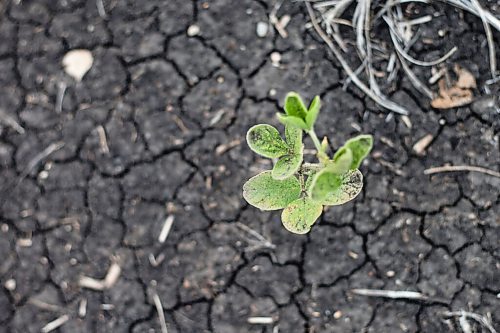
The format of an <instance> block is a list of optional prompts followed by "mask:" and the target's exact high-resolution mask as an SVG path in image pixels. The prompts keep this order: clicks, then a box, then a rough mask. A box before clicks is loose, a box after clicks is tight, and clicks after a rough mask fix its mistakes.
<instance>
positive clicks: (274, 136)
mask: <svg viewBox="0 0 500 333" xmlns="http://www.w3.org/2000/svg"><path fill="white" fill-rule="evenodd" d="M320 107H321V101H320V98H319V96H316V97H315V98H314V99H313V100H312V102H311V104H310V105H309V107H308V108H306V106H305V104H304V102H303V101H302V98H301V97H300V96H299V95H298V94H297V93H295V92H290V93H288V95H287V96H286V99H285V107H284V109H285V113H278V114H277V116H278V119H279V120H280V121H281V123H283V124H284V125H285V139H283V138H282V136H281V134H280V133H279V131H278V130H277V129H276V128H275V127H273V126H271V125H267V124H259V125H255V126H253V127H252V128H250V129H249V130H248V133H247V143H248V146H249V147H250V149H252V150H253V151H254V152H255V153H257V154H259V155H261V156H264V157H267V158H272V159H274V160H275V163H274V167H273V169H272V170H267V171H264V172H262V173H260V174H258V175H256V176H255V177H252V178H250V179H249V180H248V181H247V182H246V183H245V184H244V185H243V197H244V198H245V200H246V201H247V202H248V203H249V204H251V205H252V206H255V207H257V208H259V209H261V210H277V209H283V212H282V214H281V221H282V223H283V226H284V227H285V228H286V229H287V230H289V231H290V232H293V233H296V234H305V233H308V232H309V231H310V230H311V227H312V226H313V225H314V223H315V222H316V220H317V219H318V218H319V217H320V216H321V213H322V211H323V206H335V205H342V204H344V203H346V202H349V201H351V200H353V199H354V198H355V197H356V196H357V195H358V194H359V193H360V192H361V189H362V188H363V175H362V174H361V172H360V171H359V170H358V168H359V167H360V165H361V163H362V162H363V159H364V158H365V157H366V156H368V154H369V153H370V151H371V149H372V146H373V138H372V136H371V135H359V136H357V137H354V138H352V139H349V140H347V141H346V143H345V144H344V145H343V146H342V147H340V148H339V149H338V150H337V152H336V153H335V154H334V155H333V157H332V158H330V157H329V156H328V154H327V150H328V140H327V138H326V137H325V138H324V139H323V141H322V142H321V143H320V141H319V139H318V137H317V136H316V133H315V131H314V124H315V122H316V119H317V117H318V114H319V111H320ZM303 132H305V133H306V134H308V135H309V136H310V137H311V139H312V141H313V143H314V146H315V148H316V152H317V153H316V157H317V158H318V163H305V162H304V156H303V152H304V144H303V143H302V134H303Z"/></svg>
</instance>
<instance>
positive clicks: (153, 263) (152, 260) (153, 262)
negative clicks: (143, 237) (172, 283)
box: [148, 253, 165, 267]
mask: <svg viewBox="0 0 500 333" xmlns="http://www.w3.org/2000/svg"><path fill="white" fill-rule="evenodd" d="M148 259H149V263H150V264H151V266H153V267H158V266H160V264H161V263H162V262H163V260H165V255H164V254H163V253H160V255H159V256H158V258H156V257H155V255H154V254H152V253H150V254H149V256H148Z"/></svg>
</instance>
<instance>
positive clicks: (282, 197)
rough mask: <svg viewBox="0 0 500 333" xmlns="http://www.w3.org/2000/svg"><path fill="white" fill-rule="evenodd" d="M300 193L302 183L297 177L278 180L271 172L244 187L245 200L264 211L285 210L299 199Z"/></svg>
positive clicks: (253, 179)
mask: <svg viewBox="0 0 500 333" xmlns="http://www.w3.org/2000/svg"><path fill="white" fill-rule="evenodd" d="M300 193H301V187H300V182H299V180H298V179H297V178H296V177H289V178H287V179H285V180H276V179H274V178H273V177H272V176H271V171H270V170H268V171H264V172H262V173H260V174H258V175H257V176H254V177H252V178H250V179H249V180H248V181H247V182H246V183H245V184H244V185H243V198H245V200H246V201H247V202H248V203H249V204H251V205H252V206H255V207H257V208H259V209H262V210H276V209H281V208H285V207H286V206H287V205H288V204H289V203H290V202H292V201H294V200H296V199H297V198H299V197H300Z"/></svg>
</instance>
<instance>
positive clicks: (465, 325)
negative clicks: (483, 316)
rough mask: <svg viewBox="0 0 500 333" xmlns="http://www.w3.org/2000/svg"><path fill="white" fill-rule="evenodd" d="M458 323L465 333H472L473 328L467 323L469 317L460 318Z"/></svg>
mask: <svg viewBox="0 0 500 333" xmlns="http://www.w3.org/2000/svg"><path fill="white" fill-rule="evenodd" d="M458 323H459V324H460V328H461V329H462V331H464V333H472V327H471V326H470V324H469V322H468V321H467V317H466V316H464V315H462V316H460V317H459V318H458Z"/></svg>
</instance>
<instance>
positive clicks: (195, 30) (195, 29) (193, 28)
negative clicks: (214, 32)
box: [187, 24, 200, 37]
mask: <svg viewBox="0 0 500 333" xmlns="http://www.w3.org/2000/svg"><path fill="white" fill-rule="evenodd" d="M199 34H200V27H199V26H197V25H196V24H193V25H190V26H189V28H188V29H187V35H188V36H189V37H193V36H198V35H199Z"/></svg>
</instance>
